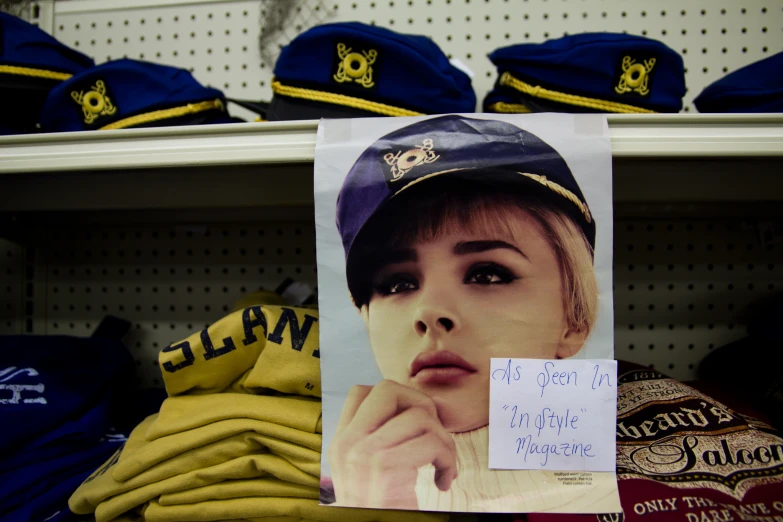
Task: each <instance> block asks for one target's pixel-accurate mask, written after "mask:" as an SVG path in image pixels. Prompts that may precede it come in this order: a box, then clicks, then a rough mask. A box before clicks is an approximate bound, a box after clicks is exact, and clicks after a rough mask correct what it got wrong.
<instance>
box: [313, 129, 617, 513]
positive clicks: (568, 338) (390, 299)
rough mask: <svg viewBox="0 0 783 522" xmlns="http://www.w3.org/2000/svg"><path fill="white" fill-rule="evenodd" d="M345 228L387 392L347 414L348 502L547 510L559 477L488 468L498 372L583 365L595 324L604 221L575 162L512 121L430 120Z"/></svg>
mask: <svg viewBox="0 0 783 522" xmlns="http://www.w3.org/2000/svg"><path fill="white" fill-rule="evenodd" d="M337 226H338V229H339V232H340V236H341V238H342V242H343V247H344V250H345V253H346V278H347V281H348V287H349V291H350V294H351V298H352V299H353V302H354V304H355V306H356V308H357V309H358V311H359V313H360V315H361V317H362V319H363V320H364V322H365V324H366V327H367V332H368V335H369V340H370V345H371V346H372V352H373V355H374V358H375V361H376V363H377V365H378V368H379V369H380V372H381V374H382V375H383V377H384V380H383V381H382V382H380V383H379V384H377V385H375V386H354V387H353V388H352V389H351V391H350V393H349V395H348V398H347V400H346V401H345V403H344V406H343V409H342V414H341V417H340V420H339V424H338V427H337V431H336V433H335V436H334V438H333V439H332V441H331V442H330V443H329V447H328V448H327V458H328V462H329V467H330V469H331V475H332V476H331V483H332V486H333V490H334V497H335V503H336V504H339V505H347V506H364V507H378V508H397V509H420V510H435V511H517V510H519V508H520V506H522V507H524V506H525V505H526V504H525V503H524V501H525V500H526V499H523V498H522V497H524V496H525V493H526V492H530V493H531V494H535V495H547V488H546V482H547V481H553V483H554V481H556V478H555V476H554V475H553V474H552V473H550V472H530V471H521V470H518V471H500V470H490V469H489V468H488V464H487V461H488V459H487V445H488V427H487V425H488V421H489V411H488V410H489V370H490V358H492V357H524V358H547V359H555V358H567V357H571V356H573V355H575V354H576V353H578V352H579V351H580V350H581V349H582V347H583V346H584V344H585V341H586V339H587V337H588V336H589V335H590V332H591V330H592V329H593V327H594V324H595V322H596V317H597V313H598V312H597V311H598V286H597V283H596V276H595V271H594V267H593V251H594V246H595V235H596V231H595V230H596V229H595V222H594V220H593V217H592V215H591V213H590V210H589V208H588V206H587V203H586V201H585V198H584V196H583V195H582V192H581V190H580V188H579V186H578V184H577V183H576V180H575V179H574V177H573V175H572V173H571V171H570V169H569V167H568V165H567V164H566V162H565V161H564V160H563V158H562V157H561V156H560V155H559V154H558V153H557V151H555V150H554V149H553V148H552V147H550V146H549V145H548V144H546V143H544V142H543V141H542V140H540V139H539V138H538V137H536V136H534V135H533V134H531V133H529V132H527V131H525V130H523V129H521V128H519V127H517V126H515V125H512V124H510V123H506V122H503V121H496V120H484V119H471V118H466V117H462V116H443V117H437V118H432V119H428V120H423V121H419V122H416V123H414V124H412V125H409V126H407V127H403V128H401V129H399V130H396V131H394V132H392V133H390V134H387V135H386V136H384V137H382V138H381V139H379V140H377V141H376V142H375V143H373V144H372V145H371V146H370V147H369V148H367V149H366V150H365V151H364V152H363V153H362V155H361V156H360V157H359V159H358V160H357V161H356V162H355V164H354V165H353V167H352V169H351V171H350V172H349V173H348V176H347V177H346V180H345V182H344V184H343V187H342V189H341V191H340V195H339V197H338V201H337ZM612 480H613V479H612ZM323 482H324V484H325V485H328V482H329V478H326V479H325V480H323ZM542 486H543V487H542ZM551 494H552V495H554V496H556V495H559V490H557V489H556V488H553V489H552V490H551ZM553 500H554V499H553Z"/></svg>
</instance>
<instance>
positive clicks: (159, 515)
mask: <svg viewBox="0 0 783 522" xmlns="http://www.w3.org/2000/svg"><path fill="white" fill-rule="evenodd" d="M280 515H288V516H294V517H301V518H306V519H311V520H320V521H323V522H397V521H403V522H436V521H437V522H444V521H445V520H447V519H448V514H445V513H429V512H426V511H392V510H385V509H358V508H341V507H329V506H319V505H318V501H317V500H308V499H299V498H281V497H266V498H264V497H248V498H235V499H229V500H212V501H208V502H198V503H196V504H179V505H176V506H162V505H160V504H159V503H158V502H155V501H153V502H150V504H149V506H148V507H147V508H146V510H145V511H144V517H145V519H146V520H147V522H214V521H216V520H225V519H229V520H230V519H237V518H238V519H249V520H253V521H257V522H266V520H267V519H266V518H264V517H270V516H280Z"/></svg>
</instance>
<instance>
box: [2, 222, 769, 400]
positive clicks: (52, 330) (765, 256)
mask: <svg viewBox="0 0 783 522" xmlns="http://www.w3.org/2000/svg"><path fill="white" fill-rule="evenodd" d="M50 222H52V223H53V225H50V226H47V227H46V228H44V229H36V230H31V231H30V234H29V235H30V237H35V238H37V240H36V241H37V244H36V246H37V252H38V254H37V256H36V259H37V262H36V265H35V267H33V268H34V285H35V295H36V296H37V298H36V302H35V308H34V325H35V327H34V329H35V332H34V333H41V334H44V333H45V334H72V335H89V334H90V333H92V331H93V330H94V328H95V326H96V325H97V324H98V322H99V321H100V319H101V317H103V316H104V315H106V314H112V315H116V316H119V317H122V318H125V319H128V320H129V321H131V322H132V323H133V327H132V329H131V332H130V333H129V335H128V336H127V337H126V339H125V342H126V345H127V346H128V348H129V350H130V351H131V352H132V353H133V356H134V358H135V359H136V360H137V363H138V365H139V371H140V375H142V378H143V384H145V385H147V386H159V385H160V384H161V381H160V371H159V369H158V367H157V365H156V361H157V353H158V351H159V350H160V349H161V348H163V347H165V346H166V345H167V344H169V343H171V342H173V341H178V340H180V339H182V338H184V337H187V336H188V335H190V334H192V333H194V332H197V331H198V330H200V329H202V328H204V327H205V326H206V325H208V324H210V323H212V322H214V321H216V320H217V319H219V318H221V317H222V316H224V315H225V314H226V313H228V312H229V311H231V310H232V309H233V305H234V303H235V302H236V300H237V299H239V298H240V297H241V296H243V295H245V294H246V293H248V292H252V291H255V290H258V289H259V288H264V289H274V288H275V287H277V286H278V285H279V284H280V282H281V281H283V280H284V279H285V278H287V277H290V278H293V279H295V280H297V281H301V282H304V283H307V284H309V285H311V286H313V287H315V285H316V283H317V280H316V273H315V252H314V247H315V237H314V231H313V225H312V221H310V220H302V221H296V222H281V223H275V222H264V223H259V222H252V223H235V224H223V223H207V224H198V225H174V224H171V223H170V222H169V224H143V225H100V224H97V225H92V224H90V225H82V226H78V227H77V226H73V225H69V226H60V227H58V226H56V222H57V220H51V221H50ZM767 229H770V230H776V231H777V237H776V236H775V235H774V234H765V232H766V231H767ZM781 231H783V222H780V221H778V222H777V223H775V222H765V221H758V220H751V221H738V220H736V219H727V218H723V219H711V220H682V219H654V220H651V219H627V218H620V219H616V223H615V277H614V279H615V288H614V299H615V325H616V327H615V336H616V337H615V354H616V356H617V357H618V358H623V359H627V360H632V361H636V362H639V363H642V364H646V365H653V366H654V367H655V368H658V369H660V370H662V371H664V372H666V373H668V374H670V375H672V376H674V377H676V378H679V379H689V378H693V377H694V376H695V370H696V368H697V365H698V363H699V361H700V360H701V359H702V358H703V357H704V356H705V355H706V354H707V353H709V351H710V350H712V349H715V348H717V347H720V346H722V345H724V344H726V343H728V342H730V341H732V340H735V339H737V338H739V337H741V336H743V335H744V333H745V326H746V322H747V312H746V308H747V305H748V304H750V303H752V302H754V301H756V300H758V299H760V298H762V297H765V296H769V295H772V294H774V293H775V292H780V291H781V290H783V235H781V234H780V232H781ZM776 241H777V242H776ZM2 252H4V247H0V253H2ZM11 257H12V258H13V259H17V257H16V250H14V254H13V256H11ZM6 259H8V257H7V256H6ZM14 263H17V264H18V263H19V262H17V261H14ZM14 270H16V268H15V269H14ZM15 273H16V272H14V274H15ZM14 288H16V287H14ZM13 293H15V295H17V294H18V295H19V296H21V289H20V290H19V291H18V292H16V291H15V292H13ZM15 299H16V298H15ZM20 299H21V297H20ZM11 311H12V312H15V313H22V315H21V316H19V317H14V318H12V319H11V321H12V324H17V322H15V321H18V320H23V310H22V308H21V307H19V306H18V305H17V304H13V308H12V310H11ZM4 313H5V314H6V315H8V314H7V312H4ZM4 320H5V317H4ZM2 324H5V323H2ZM19 324H21V323H19Z"/></svg>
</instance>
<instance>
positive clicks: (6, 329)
mask: <svg viewBox="0 0 783 522" xmlns="http://www.w3.org/2000/svg"><path fill="white" fill-rule="evenodd" d="M24 254H25V251H24V249H22V247H20V246H19V245H17V244H15V243H12V242H10V241H6V240H3V239H0V335H10V334H20V333H22V332H23V331H24V325H25V319H26V316H27V312H28V310H26V309H25V296H24V290H25V277H26V274H25V269H24V268H25V258H24Z"/></svg>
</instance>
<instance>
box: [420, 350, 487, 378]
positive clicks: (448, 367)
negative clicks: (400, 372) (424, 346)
mask: <svg viewBox="0 0 783 522" xmlns="http://www.w3.org/2000/svg"><path fill="white" fill-rule="evenodd" d="M477 371H478V370H477V369H476V368H475V367H474V366H473V365H472V364H470V363H469V362H468V361H466V360H465V359H463V358H462V357H460V356H459V355H457V354H456V353H454V352H449V351H439V352H424V353H420V354H419V355H418V356H417V357H416V358H415V359H414V360H413V363H412V364H411V372H410V376H411V378H412V379H413V380H414V381H416V382H417V383H419V384H451V383H454V382H456V381H458V380H460V379H463V378H465V377H468V376H469V375H472V374H474V373H476V372H477Z"/></svg>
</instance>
